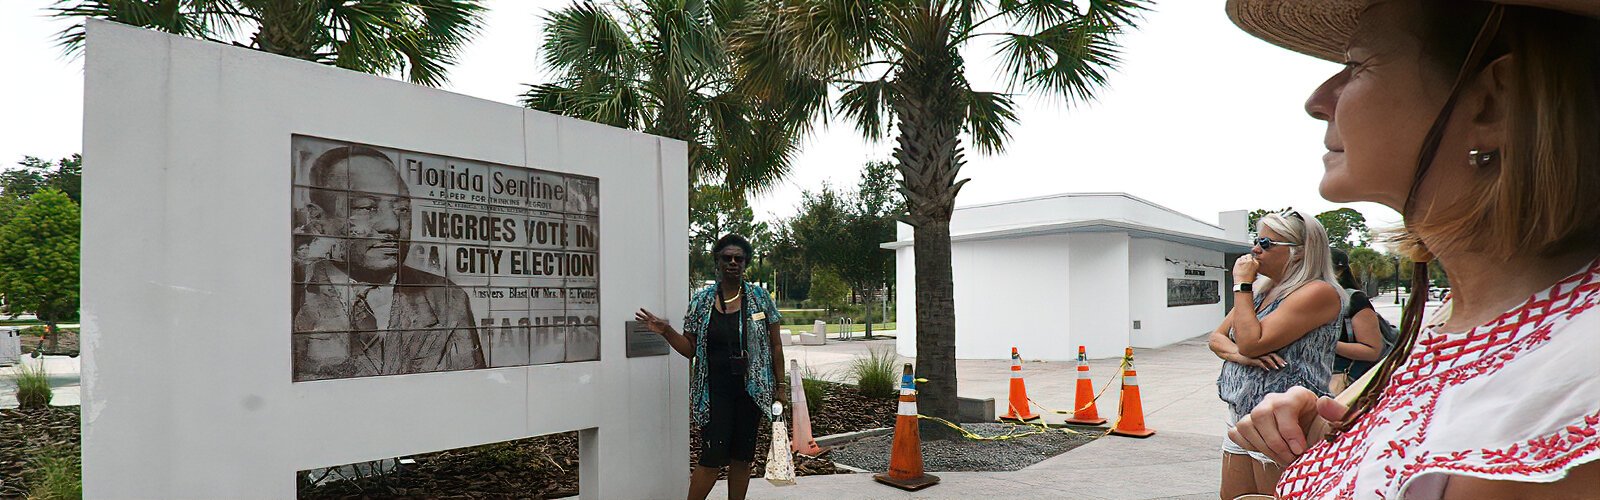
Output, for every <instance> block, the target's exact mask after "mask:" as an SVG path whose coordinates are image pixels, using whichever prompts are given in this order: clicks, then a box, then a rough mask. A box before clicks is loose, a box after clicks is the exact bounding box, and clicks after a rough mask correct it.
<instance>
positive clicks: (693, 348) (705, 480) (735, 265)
mask: <svg viewBox="0 0 1600 500" xmlns="http://www.w3.org/2000/svg"><path fill="white" fill-rule="evenodd" d="M711 254H712V256H713V257H715V258H716V259H717V271H718V279H717V283H716V284H713V285H706V287H705V288H702V289H700V290H699V291H697V292H695V293H694V295H693V296H692V297H690V298H689V312H688V313H687V314H685V315H684V317H683V324H684V328H683V330H684V331H683V333H682V334H679V333H678V332H676V331H674V330H673V329H672V325H671V324H670V323H669V322H668V321H667V320H665V319H662V318H660V317H657V316H656V315H654V314H651V313H650V311H646V310H644V309H640V310H639V312H638V313H636V314H635V318H636V319H638V320H639V321H640V322H643V323H644V324H645V326H646V327H647V328H649V329H650V331H652V332H655V333H656V334H658V335H661V336H662V338H665V339H666V340H667V343H668V344H671V345H672V348H673V349H674V350H677V351H678V354H682V355H683V356H684V357H686V358H689V359H690V360H691V361H693V368H692V369H691V370H690V373H691V375H690V380H689V403H690V411H691V417H692V418H691V419H692V420H693V422H694V426H695V427H698V428H699V429H700V446H701V448H700V461H699V463H698V464H696V466H695V468H694V471H693V472H691V473H690V474H689V499H690V500H703V499H704V498H705V497H706V495H708V494H710V493H711V487H712V486H714V485H716V482H717V473H718V472H719V471H720V470H721V469H722V467H724V466H726V467H727V468H728V498H730V499H734V500H737V499H742V498H744V495H745V491H746V489H747V488H749V486H750V462H751V460H754V459H755V450H756V431H757V429H758V427H757V426H759V425H761V422H762V417H770V413H771V411H772V410H771V407H772V401H773V400H774V399H776V400H778V401H781V402H783V403H784V405H785V406H787V405H788V402H789V399H788V394H789V391H788V389H787V385H788V384H787V380H788V379H786V378H784V376H783V343H782V342H780V341H779V338H778V307H777V306H776V305H775V304H773V302H772V297H770V296H768V295H767V291H766V290H763V289H762V288H761V287H759V286H756V285H752V284H749V283H745V281H744V270H745V266H747V265H749V263H750V256H751V255H754V254H755V251H754V249H752V248H751V247H750V242H749V241H748V240H746V239H744V237H743V236H739V235H737V234H729V235H727V236H723V237H722V239H719V240H717V244H716V245H715V246H714V247H712V249H711Z"/></svg>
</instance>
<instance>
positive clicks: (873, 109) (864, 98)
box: [838, 79, 898, 140]
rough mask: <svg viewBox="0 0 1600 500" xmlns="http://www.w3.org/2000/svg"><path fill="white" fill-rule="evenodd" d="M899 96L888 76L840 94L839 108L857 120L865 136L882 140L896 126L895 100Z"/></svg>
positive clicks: (857, 125) (851, 119) (857, 85)
mask: <svg viewBox="0 0 1600 500" xmlns="http://www.w3.org/2000/svg"><path fill="white" fill-rule="evenodd" d="M897 99H898V96H896V95H895V90H894V86H893V85H891V84H890V83H889V81H888V80H887V79H879V80H873V81H867V82H860V83H856V84H854V85H852V86H850V87H847V88H846V89H845V91H844V92H843V93H842V94H840V95H839V104H838V109H839V112H840V113H841V114H843V115H844V117H845V118H848V119H849V120H850V121H852V122H854V123H855V126H856V131H857V132H861V135H862V136H863V137H866V138H868V139H872V140H881V139H883V138H884V137H886V136H888V134H889V130H890V128H891V127H893V126H894V107H893V103H894V102H895V101H896V100H897Z"/></svg>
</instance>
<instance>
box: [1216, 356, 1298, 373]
mask: <svg viewBox="0 0 1600 500" xmlns="http://www.w3.org/2000/svg"><path fill="white" fill-rule="evenodd" d="M1222 359H1225V360H1228V361H1232V362H1234V363H1238V364H1241V365H1245V366H1254V367H1256V368H1260V369H1263V370H1281V369H1283V367H1285V366H1289V362H1288V361H1285V360H1284V359H1283V358H1282V357H1280V356H1278V354H1277V353H1270V354H1267V355H1266V356H1261V357H1256V358H1252V357H1249V356H1245V355H1243V354H1239V353H1237V352H1230V353H1227V354H1223V355H1222Z"/></svg>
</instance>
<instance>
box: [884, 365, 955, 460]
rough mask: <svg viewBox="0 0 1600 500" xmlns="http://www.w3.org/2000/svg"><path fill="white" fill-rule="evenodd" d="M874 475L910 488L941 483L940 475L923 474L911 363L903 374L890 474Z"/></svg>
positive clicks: (914, 383) (890, 455)
mask: <svg viewBox="0 0 1600 500" xmlns="http://www.w3.org/2000/svg"><path fill="white" fill-rule="evenodd" d="M872 478H873V479H876V480H878V482H880V483H883V484H887V485H889V486H893V487H896V488H900V489H903V490H906V491H916V490H920V489H923V488H927V487H929V486H933V485H935V484H939V476H935V475H932V474H924V473H922V435H921V433H920V432H918V430H917V386H916V382H914V381H913V380H912V378H911V363H906V369H905V374H904V375H902V376H901V377H900V414H899V415H897V416H895V418H894V445H893V447H892V448H891V449H890V454H889V473H888V474H873V475H872Z"/></svg>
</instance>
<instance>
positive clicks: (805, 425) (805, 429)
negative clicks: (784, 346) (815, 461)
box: [789, 360, 828, 457]
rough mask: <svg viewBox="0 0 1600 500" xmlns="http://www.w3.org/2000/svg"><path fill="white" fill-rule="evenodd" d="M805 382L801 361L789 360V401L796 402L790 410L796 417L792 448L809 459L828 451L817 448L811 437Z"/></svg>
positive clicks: (791, 442)
mask: <svg viewBox="0 0 1600 500" xmlns="http://www.w3.org/2000/svg"><path fill="white" fill-rule="evenodd" d="M804 382H805V381H804V380H802V378H801V377H800V361H798V360H789V387H790V388H791V389H792V390H793V392H792V393H790V396H789V400H790V401H793V402H794V405H793V408H791V409H790V411H791V412H792V413H791V415H793V417H794V433H793V434H794V435H793V438H794V439H792V440H791V441H790V447H791V448H794V451H797V452H800V454H801V455H805V456H808V457H817V456H821V455H822V454H823V453H827V452H828V449H827V448H823V447H821V446H817V440H815V439H812V437H811V412H810V411H809V410H807V409H806V388H805V383H804Z"/></svg>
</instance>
